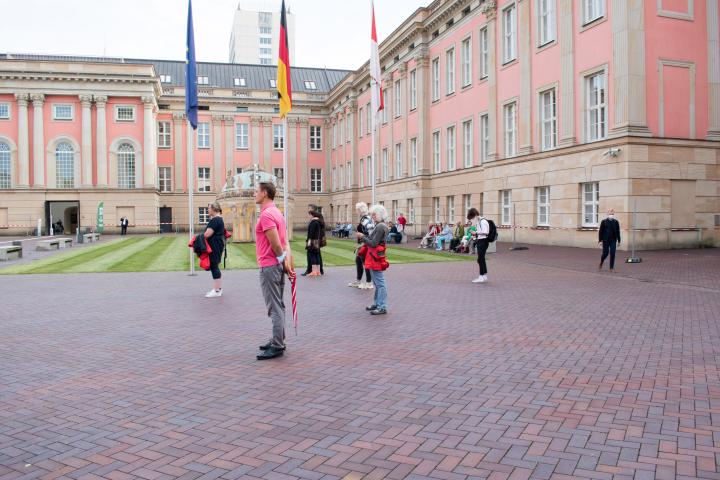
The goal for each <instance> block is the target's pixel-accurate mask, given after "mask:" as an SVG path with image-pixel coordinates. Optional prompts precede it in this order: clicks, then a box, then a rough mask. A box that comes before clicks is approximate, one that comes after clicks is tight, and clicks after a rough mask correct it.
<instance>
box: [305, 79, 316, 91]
mask: <svg viewBox="0 0 720 480" xmlns="http://www.w3.org/2000/svg"><path fill="white" fill-rule="evenodd" d="M303 83H304V84H305V90H317V84H316V83H315V82H313V81H312V80H305V81H304V82H303Z"/></svg>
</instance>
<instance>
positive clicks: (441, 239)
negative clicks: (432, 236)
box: [435, 235, 452, 250]
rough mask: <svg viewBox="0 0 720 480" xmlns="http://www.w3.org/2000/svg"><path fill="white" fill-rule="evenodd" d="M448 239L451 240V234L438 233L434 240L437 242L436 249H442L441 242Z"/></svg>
mask: <svg viewBox="0 0 720 480" xmlns="http://www.w3.org/2000/svg"><path fill="white" fill-rule="evenodd" d="M450 240H452V235H440V236H439V237H437V240H435V243H437V249H438V250H442V246H443V242H445V243H447V242H449V241H450Z"/></svg>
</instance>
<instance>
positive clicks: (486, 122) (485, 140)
mask: <svg viewBox="0 0 720 480" xmlns="http://www.w3.org/2000/svg"><path fill="white" fill-rule="evenodd" d="M489 150H490V118H489V117H488V115H487V114H485V115H482V116H480V160H481V162H482V163H485V162H487V159H488V151H489Z"/></svg>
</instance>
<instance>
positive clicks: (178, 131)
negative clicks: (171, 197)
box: [172, 113, 187, 192]
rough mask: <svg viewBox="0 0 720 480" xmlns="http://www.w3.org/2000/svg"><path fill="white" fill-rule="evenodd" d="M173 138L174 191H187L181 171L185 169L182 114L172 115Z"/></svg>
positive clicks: (183, 118)
mask: <svg viewBox="0 0 720 480" xmlns="http://www.w3.org/2000/svg"><path fill="white" fill-rule="evenodd" d="M172 118H173V138H174V139H175V152H174V153H175V168H174V170H175V191H176V192H183V191H187V186H185V185H184V183H183V170H184V168H185V149H183V134H184V132H183V125H184V124H185V115H184V114H182V113H173V116H172Z"/></svg>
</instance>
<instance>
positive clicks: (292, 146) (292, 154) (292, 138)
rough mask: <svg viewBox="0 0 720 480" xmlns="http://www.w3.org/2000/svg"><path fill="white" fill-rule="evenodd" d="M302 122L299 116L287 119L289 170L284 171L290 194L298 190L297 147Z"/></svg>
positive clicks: (286, 135) (286, 139)
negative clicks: (299, 126) (298, 132)
mask: <svg viewBox="0 0 720 480" xmlns="http://www.w3.org/2000/svg"><path fill="white" fill-rule="evenodd" d="M299 122H300V119H298V118H297V117H288V119H287V128H288V131H287V132H285V141H286V142H287V172H283V173H284V174H285V177H286V178H287V184H288V195H289V194H290V193H292V192H294V191H295V190H296V186H295V184H296V180H297V178H296V173H295V172H296V170H297V169H296V168H295V166H296V163H297V156H298V148H297V131H298V123H299Z"/></svg>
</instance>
